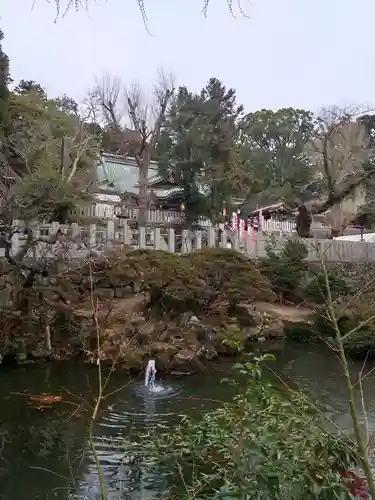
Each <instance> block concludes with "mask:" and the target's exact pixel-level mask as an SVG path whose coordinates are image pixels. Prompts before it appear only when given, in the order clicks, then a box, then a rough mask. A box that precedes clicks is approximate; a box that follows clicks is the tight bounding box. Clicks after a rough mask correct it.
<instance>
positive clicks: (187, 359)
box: [169, 349, 205, 375]
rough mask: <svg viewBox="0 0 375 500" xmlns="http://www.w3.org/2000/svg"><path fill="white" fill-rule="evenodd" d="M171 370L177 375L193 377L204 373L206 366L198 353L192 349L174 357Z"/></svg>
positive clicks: (180, 352)
mask: <svg viewBox="0 0 375 500" xmlns="http://www.w3.org/2000/svg"><path fill="white" fill-rule="evenodd" d="M169 369H170V372H171V373H172V374H175V375H193V374H195V373H201V372H202V371H204V369H205V366H204V364H203V363H202V362H201V361H200V359H199V357H198V355H197V353H196V352H194V351H192V350H191V349H182V351H179V352H178V353H177V354H175V355H174V356H173V358H172V360H171V362H170V365H169Z"/></svg>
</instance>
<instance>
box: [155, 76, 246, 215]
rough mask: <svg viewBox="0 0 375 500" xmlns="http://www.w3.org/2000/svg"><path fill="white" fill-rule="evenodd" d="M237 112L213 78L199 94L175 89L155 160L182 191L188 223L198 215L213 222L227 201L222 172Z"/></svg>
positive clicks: (232, 140)
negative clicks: (157, 160)
mask: <svg viewBox="0 0 375 500" xmlns="http://www.w3.org/2000/svg"><path fill="white" fill-rule="evenodd" d="M241 113H242V106H238V105H237V104H236V95H235V91H234V90H233V89H229V90H227V89H226V87H225V86H224V85H223V84H222V83H221V82H220V81H219V80H218V79H216V78H211V79H210V80H209V81H208V83H207V85H206V86H205V87H204V88H203V89H202V91H201V92H200V93H199V94H193V93H191V92H189V91H188V89H187V88H186V87H181V88H180V89H179V92H178V94H177V96H176V99H175V100H174V102H173V105H172V107H171V109H170V112H169V113H168V115H167V119H166V120H165V122H164V125H163V130H162V135H161V138H160V141H159V145H158V154H159V158H158V159H159V162H160V167H161V171H162V173H163V174H166V173H168V174H170V175H173V176H174V178H175V180H176V181H177V183H178V184H179V185H180V187H182V188H183V191H184V202H185V206H186V214H187V219H188V222H192V221H194V220H195V219H196V218H197V217H198V216H200V215H209V216H210V217H211V218H212V219H214V220H215V219H217V218H218V216H219V214H220V213H221V212H222V210H223V205H224V204H225V203H228V201H229V199H230V195H231V192H230V184H229V183H228V182H227V177H226V171H227V169H228V168H229V164H230V162H231V161H232V152H233V149H234V147H235V144H236V136H237V122H238V118H239V116H240V115H241Z"/></svg>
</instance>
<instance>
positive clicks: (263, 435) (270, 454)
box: [127, 355, 359, 500]
mask: <svg viewBox="0 0 375 500" xmlns="http://www.w3.org/2000/svg"><path fill="white" fill-rule="evenodd" d="M271 359H273V357H272V356H270V355H265V356H263V357H261V358H257V357H253V359H252V360H251V361H245V362H243V363H238V364H236V365H235V366H234V368H235V369H236V372H237V373H238V374H239V377H236V380H232V381H231V383H233V384H235V385H236V386H237V391H238V393H237V396H236V397H235V398H234V400H233V401H232V402H231V403H228V404H225V405H223V406H222V407H220V408H218V409H216V410H215V411H212V412H209V413H206V414H205V415H204V417H203V418H202V419H201V421H199V422H196V421H195V420H194V419H192V418H190V417H186V416H185V417H182V420H181V423H180V425H179V426H178V427H177V428H176V429H174V431H173V432H171V429H170V428H164V427H161V426H159V427H158V428H157V429H156V431H155V432H152V433H149V434H148V435H145V436H142V439H141V440H140V441H139V443H134V442H133V443H131V442H130V443H127V448H128V450H129V448H130V449H131V450H132V451H133V450H134V452H135V453H137V451H139V453H141V454H142V455H143V456H145V455H146V454H147V456H148V457H149V456H153V457H158V458H157V459H155V461H154V463H153V465H155V466H157V467H158V468H160V469H162V470H163V471H164V472H165V474H166V475H167V476H168V477H169V484H170V491H169V498H179V499H181V498H185V499H186V500H192V499H195V500H198V499H219V498H221V499H229V498H237V499H249V498H251V499H258V500H263V499H264V500H265V499H267V500H276V499H277V500H280V499H285V500H286V499H289V500H291V499H295V500H302V499H303V500H307V499H311V500H313V499H314V500H315V499H319V500H331V499H332V500H333V499H350V498H353V497H352V496H351V493H350V491H349V490H348V488H347V485H346V484H344V482H343V480H342V474H344V473H345V471H347V470H348V469H349V468H350V467H351V466H353V465H355V464H358V463H359V454H358V451H357V446H356V445H355V444H354V442H353V441H352V440H351V439H350V438H349V437H346V436H344V435H343V434H339V433H333V432H330V431H328V430H327V428H326V427H327V426H323V425H322V424H323V423H322V416H321V414H320V413H319V412H317V410H316V409H314V408H313V407H312V405H310V404H309V403H308V402H307V400H306V398H304V397H303V395H301V394H299V393H295V392H290V393H288V394H283V393H281V392H280V391H278V390H277V388H276V387H274V386H272V384H271V383H269V382H267V380H266V379H265V378H264V377H263V375H262V369H261V365H262V364H263V363H264V362H265V361H268V360H271Z"/></svg>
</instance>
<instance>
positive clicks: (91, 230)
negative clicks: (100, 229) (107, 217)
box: [89, 224, 96, 248]
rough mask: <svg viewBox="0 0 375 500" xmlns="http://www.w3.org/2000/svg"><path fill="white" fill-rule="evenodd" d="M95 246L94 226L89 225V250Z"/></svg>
mask: <svg viewBox="0 0 375 500" xmlns="http://www.w3.org/2000/svg"><path fill="white" fill-rule="evenodd" d="M95 245H96V224H90V228H89V248H92V247H94V246H95Z"/></svg>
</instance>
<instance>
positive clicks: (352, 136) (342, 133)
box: [297, 108, 371, 237]
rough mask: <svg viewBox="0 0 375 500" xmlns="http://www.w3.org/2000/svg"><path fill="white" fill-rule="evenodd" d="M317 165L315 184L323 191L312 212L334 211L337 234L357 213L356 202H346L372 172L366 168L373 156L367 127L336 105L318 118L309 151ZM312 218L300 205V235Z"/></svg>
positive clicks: (314, 203) (306, 230)
mask: <svg viewBox="0 0 375 500" xmlns="http://www.w3.org/2000/svg"><path fill="white" fill-rule="evenodd" d="M308 154H309V156H310V157H311V160H312V163H313V164H314V166H315V168H316V183H317V184H319V186H320V188H321V189H320V191H321V194H320V196H317V197H316V199H314V200H313V201H312V203H311V205H310V207H309V208H310V212H311V214H313V215H314V214H323V213H325V212H327V211H328V210H330V211H332V214H331V223H333V224H334V225H335V226H337V227H334V230H335V232H336V233H337V234H339V233H340V232H342V231H343V230H344V229H345V225H347V224H348V223H350V221H351V219H352V218H353V216H354V215H355V210H356V208H355V207H356V203H351V204H350V203H348V204H345V205H344V202H345V200H347V198H348V197H349V196H352V197H355V195H356V194H357V191H358V189H360V188H362V186H363V185H364V183H365V181H366V179H367V178H368V176H369V175H370V174H369V171H368V170H366V169H365V168H364V167H365V165H366V163H368V161H369V159H370V156H371V148H370V138H369V136H368V133H367V131H366V128H365V127H364V125H363V124H362V123H360V122H359V121H358V120H355V119H354V116H353V114H351V113H349V112H348V111H347V110H344V111H342V110H341V111H340V110H338V109H337V108H335V109H333V110H328V111H326V110H325V111H324V112H323V113H322V114H321V116H320V117H319V118H318V125H317V130H316V135H315V138H314V140H313V141H312V142H311V144H310V148H309V151H308ZM310 224H311V217H310V214H309V213H308V211H307V210H306V207H305V206H303V205H301V207H300V208H299V214H298V216H297V231H298V234H299V235H300V236H303V237H307V236H309V233H310Z"/></svg>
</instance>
